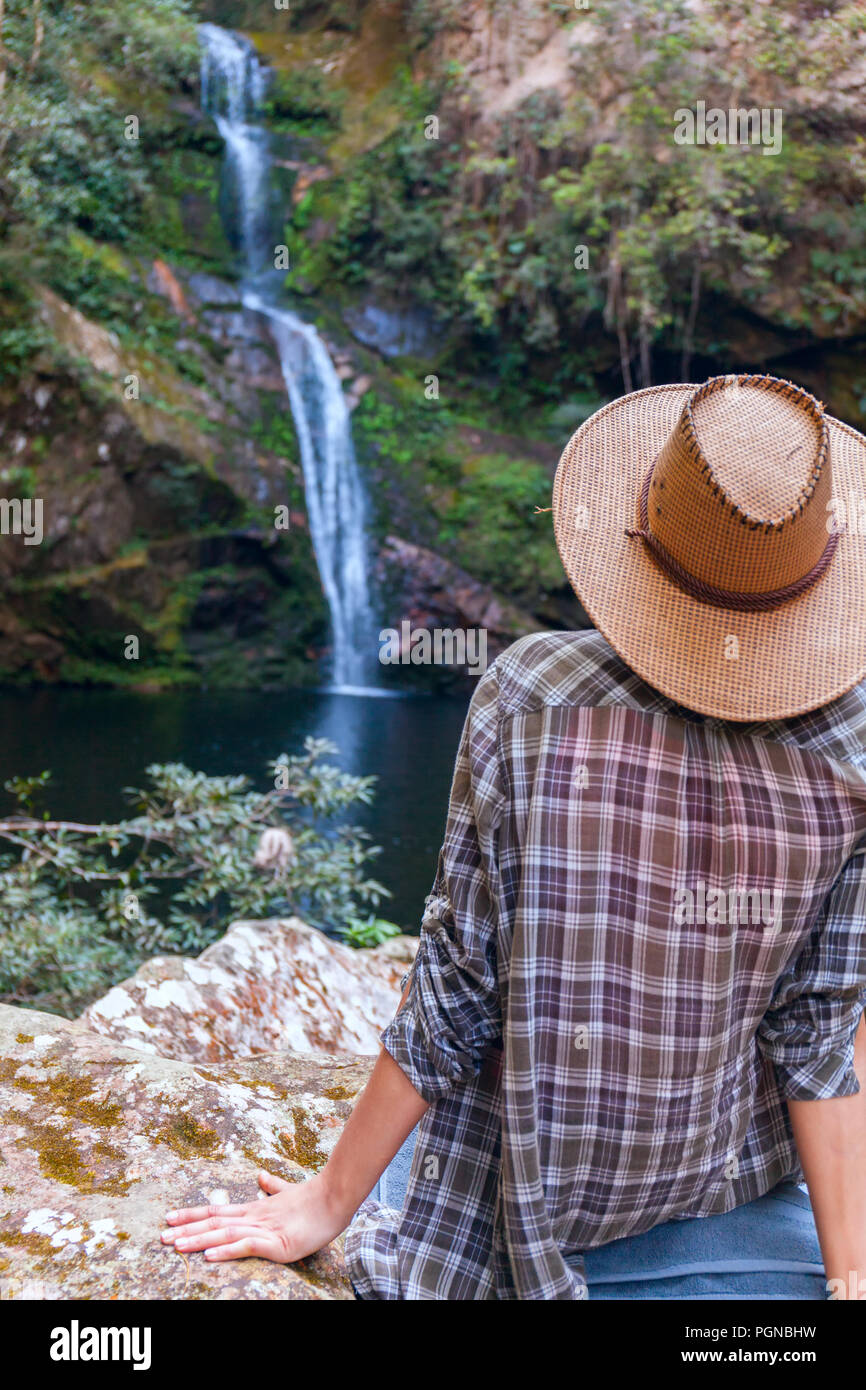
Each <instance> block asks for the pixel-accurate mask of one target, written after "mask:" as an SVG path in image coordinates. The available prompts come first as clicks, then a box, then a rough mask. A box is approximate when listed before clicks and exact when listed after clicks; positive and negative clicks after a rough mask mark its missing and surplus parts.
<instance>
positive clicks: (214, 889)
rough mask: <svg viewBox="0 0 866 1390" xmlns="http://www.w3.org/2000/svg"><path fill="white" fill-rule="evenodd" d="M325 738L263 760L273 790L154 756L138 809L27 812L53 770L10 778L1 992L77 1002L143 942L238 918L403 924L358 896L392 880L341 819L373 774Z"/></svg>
mask: <svg viewBox="0 0 866 1390" xmlns="http://www.w3.org/2000/svg"><path fill="white" fill-rule="evenodd" d="M336 752H337V749H336V747H335V745H334V744H332V743H330V742H329V741H328V740H327V739H314V738H307V739H306V740H305V743H304V752H303V753H302V754H300V755H294V756H291V757H289V756H285V755H283V756H281V757H280V758H277V759H276V760H275V761H274V762H273V763H272V764H271V765H270V767H271V770H272V772H273V775H274V790H272V791H267V792H256V791H253V790H251V788H250V784H249V781H248V779H247V778H246V777H242V776H241V777H207V776H206V775H205V774H204V773H202V772H193V771H191V769H190V768H188V767H185V766H184V765H183V764H182V763H166V764H153V765H152V766H150V767H148V769H147V774H148V778H149V782H150V785H149V786H148V787H147V788H145V789H143V790H141V789H136V788H126V789H125V791H126V795H127V796H128V797H129V799H130V801H131V802H132V804H133V806H134V814H133V815H131V816H130V817H129V818H128V819H126V820H121V821H118V822H116V823H113V824H100V825H80V824H78V823H77V822H68V821H56V820H52V819H50V818H49V817H48V814H47V812H46V813H44V814H43V816H42V817H39V816H37V815H36V813H35V810H34V806H35V802H36V800H37V799H38V798H39V797H41V795H42V794H43V792H44V789H45V785H46V783H47V781H48V778H49V775H50V774H48V773H41V774H40V775H39V776H37V777H28V778H12V779H10V780H9V781H7V782H6V783H5V786H6V790H7V791H8V792H10V793H11V794H12V795H13V796H14V797H15V799H16V803H17V806H18V810H17V812H16V814H15V815H14V816H12V817H10V818H7V819H6V820H3V821H0V839H3V840H5V841H6V842H7V844H8V845H10V846H11V847H12V852H11V853H7V854H4V855H0V999H2V1000H4V1001H5V1002H7V1003H14V1004H23V1005H29V1006H31V1007H34V1008H40V1009H48V1010H52V1011H55V1012H60V1013H64V1014H67V1015H70V1016H71V1015H72V1014H74V1013H77V1012H79V1011H80V1010H81V1009H82V1008H83V1007H84V1006H85V1005H86V1004H87V1003H88V1002H89V1001H91V1000H92V999H93V998H95V997H97V996H98V995H99V994H100V993H102V992H103V991H104V990H105V989H107V988H108V987H109V986H110V985H111V984H112V983H113V982H114V981H116V980H118V979H120V978H123V976H125V975H127V974H129V973H130V972H131V971H133V970H134V969H135V968H136V966H137V965H138V964H139V963H140V962H141V961H142V960H143V959H145V958H147V957H148V956H150V955H153V954H154V953H157V952H159V953H163V954H170V953H173V952H185V953H198V952H200V951H201V950H203V949H204V947H205V946H207V945H208V944H209V943H210V942H212V941H214V940H216V939H217V938H218V937H219V936H221V935H222V934H223V932H224V931H225V930H226V928H227V927H228V925H229V923H230V922H231V921H232V920H233V919H234V918H237V917H250V918H255V917H259V918H261V917H267V916H269V915H273V913H272V905H273V904H274V902H275V900H279V903H280V909H279V910H280V911H281V912H285V911H291V912H296V913H298V915H300V916H302V917H303V918H304V919H305V920H306V921H308V922H310V923H311V924H313V925H315V926H318V927H322V928H328V929H330V930H331V931H336V932H337V933H338V934H340V935H342V936H343V937H344V939H345V940H346V941H348V942H349V943H350V944H351V945H358V946H359V945H368V944H374V943H375V942H377V941H381V940H384V939H385V937H386V936H388V935H392V934H393V932H396V931H397V930H398V928H396V927H393V924H390V923H387V922H385V921H383V919H381V918H376V917H374V916H368V917H366V918H365V917H363V916H362V915H361V914H360V913H359V904H372V906H374V907H375V906H377V905H378V904H379V902H380V901H381V900H382V898H384V897H387V896H388V890H387V889H386V888H384V887H383V885H382V884H381V883H379V882H378V881H377V880H376V879H373V878H369V877H367V872H366V865H367V862H368V861H369V860H370V859H372V858H373V857H374V856H376V855H377V854H378V853H379V852H380V851H379V849H378V847H376V846H373V845H371V844H370V843H369V836H368V835H367V833H366V832H365V831H363V830H361V829H359V828H358V827H357V826H353V825H347V824H345V823H343V822H342V821H340V819H339V818H340V816H341V815H342V813H343V812H345V811H346V810H347V809H348V808H350V807H351V806H352V805H354V804H355V803H358V802H360V803H362V804H368V803H369V802H370V800H371V799H372V794H373V793H372V785H373V782H374V781H375V779H374V778H373V777H353V776H350V775H348V774H347V773H344V772H341V771H340V769H339V768H337V767H336V766H335V765H333V764H332V763H329V762H327V761H325V758H326V756H327V755H329V754H333V753H336Z"/></svg>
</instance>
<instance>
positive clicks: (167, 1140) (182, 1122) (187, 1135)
mask: <svg viewBox="0 0 866 1390" xmlns="http://www.w3.org/2000/svg"><path fill="white" fill-rule="evenodd" d="M148 1133H149V1134H152V1136H153V1138H154V1139H155V1140H156V1142H157V1144H167V1145H168V1147H169V1148H170V1149H171V1150H172V1151H173V1152H174V1153H176V1154H179V1155H180V1157H181V1158H212V1157H213V1156H214V1154H215V1151H216V1150H217V1149H218V1148H219V1147H220V1145H221V1144H222V1140H221V1139H220V1137H219V1135H218V1134H217V1132H216V1130H214V1129H211V1128H209V1126H208V1125H203V1124H201V1122H200V1121H199V1120H197V1119H195V1117H194V1116H192V1115H183V1114H181V1115H176V1116H174V1117H173V1118H172V1119H171V1120H169V1122H168V1123H167V1124H165V1125H162V1126H161V1127H160V1128H159V1129H156V1128H153V1127H151V1128H149V1129H148Z"/></svg>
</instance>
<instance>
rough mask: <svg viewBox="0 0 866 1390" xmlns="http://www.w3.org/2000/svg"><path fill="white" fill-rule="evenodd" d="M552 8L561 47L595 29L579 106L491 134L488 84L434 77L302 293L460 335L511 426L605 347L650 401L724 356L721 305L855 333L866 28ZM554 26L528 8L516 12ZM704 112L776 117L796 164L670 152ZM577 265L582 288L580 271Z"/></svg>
mask: <svg viewBox="0 0 866 1390" xmlns="http://www.w3.org/2000/svg"><path fill="white" fill-rule="evenodd" d="M555 8H557V9H558V11H559V17H560V20H561V22H562V23H563V24H564V25H567V26H572V25H573V26H577V27H579V26H580V25H581V24H587V25H588V29H587V33H586V37H585V39H584V40H583V41H582V43H581V46H580V70H579V78H578V81H577V82H576V84H575V89H574V90H573V91H572V92H571V94H570V95H568V96H567V97H566V98H561V97H560V96H558V95H557V94H556V93H555V92H536V93H533V94H532V95H531V96H529V97H528V98H527V99H526V100H525V101H524V102H523V103H521V104H520V105H519V106H518V107H516V108H514V109H509V110H508V111H507V112H506V113H504V114H503V115H502V116H501V118H500V119H499V120H498V122H496V123H494V122H491V121H487V122H486V123H482V120H481V116H482V111H481V109H480V108H481V107H482V106H483V99H484V91H485V89H484V87H483V84H482V85H481V87H480V88H479V84H478V79H477V76H476V75H475V74H473V75H472V76H469V75H464V74H463V73H462V72H461V71H460V70H459V68H454V67H453V66H452V67H450V68H449V67H448V66H447V65H445V64H444V63H443V62H442V61H441V60H438V59H435V58H434V59H433V60H432V61H429V62H428V63H427V65H426V69H427V71H428V72H430V73H432V74H433V76H432V78H431V82H432V86H431V87H430V89H429V90H424V91H422V90H421V89H417V91H416V94H415V99H416V101H417V105H416V106H415V107H412V108H411V109H410V111H408V112H407V118H406V119H405V120H403V121H402V122H401V125H400V128H399V129H398V130H397V131H396V132H395V133H394V134H393V135H392V136H391V137H390V138H389V139H387V140H386V141H384V142H383V143H382V144H381V145H379V146H378V147H377V148H376V149H374V150H371V151H369V152H368V153H366V154H365V155H363V156H362V157H361V158H360V159H358V160H356V161H355V162H354V163H353V165H352V166H351V167H350V168H349V169H347V170H346V171H345V172H344V174H343V176H342V178H341V180H340V181H339V183H338V184H337V183H333V184H332V185H331V186H330V187H328V188H322V189H321V190H319V189H316V190H313V192H312V199H311V206H312V207H313V208H315V209H317V210H318V209H321V212H322V215H323V216H325V215H327V218H328V219H329V222H330V225H332V227H333V233H332V235H329V236H328V237H327V238H325V239H323V240H322V241H321V242H319V243H318V244H316V245H315V246H314V247H312V248H309V247H304V246H303V245H301V246H300V247H299V256H298V258H297V262H296V264H297V265H298V273H299V275H301V276H302V278H303V280H304V281H305V282H306V283H307V284H308V285H312V286H313V288H322V289H324V288H325V287H326V286H329V285H333V284H334V283H338V284H348V285H357V284H362V283H368V284H370V285H371V286H373V287H375V286H377V285H380V284H385V285H389V284H401V285H406V286H409V287H410V288H411V293H412V295H413V297H414V298H415V299H417V300H419V301H420V302H422V303H426V304H428V305H430V306H432V307H435V309H436V312H437V313H438V314H440V315H442V316H443V317H444V318H446V319H447V321H448V323H449V327H450V329H451V331H452V333H453V335H454V336H455V338H456V339H457V343H456V346H455V360H459V362H460V363H461V365H462V366H463V367H464V368H465V366H466V365H467V363H472V364H473V365H475V366H476V367H480V369H481V370H483V371H485V373H488V372H489V374H490V391H491V400H492V401H494V402H495V403H496V404H497V405H500V404H503V405H505V406H508V407H509V408H512V409H513V410H514V411H515V413H516V414H520V413H523V412H524V411H525V410H526V409H527V407H529V406H531V405H532V404H533V403H536V404H537V403H538V398H539V396H540V397H541V398H542V399H543V398H545V397H546V396H547V395H548V393H549V391H550V388H551V386H552V384H553V383H554V382H555V381H557V380H559V381H561V380H562V375H561V369H562V367H563V366H565V368H566V379H567V377H568V376H569V375H571V376H573V375H575V374H577V373H580V372H584V371H586V370H590V371H592V370H596V367H597V364H598V363H599V357H600V356H601V358H602V363H603V365H604V367H605V368H607V367H609V364H610V361H611V353H610V349H611V347H613V349H614V352H615V354H616V356H618V357H619V358H620V360H621V363H622V369H623V373H624V376H625V384H626V385H627V386H631V385H639V384H642V383H643V384H648V382H649V380H651V376H652V354H653V351H654V350H661V351H662V352H664V353H665V354H667V355H670V354H671V353H674V352H675V353H677V354H678V355H679V354H682V357H683V363H684V365H685V366H688V359H689V358H690V356H691V354H692V352H693V351H694V352H697V351H704V352H717V351H722V352H723V351H724V348H725V345H724V344H718V343H717V342H716V326H715V324H714V323H712V322H709V321H705V320H702V319H701V313H702V312H704V311H705V310H706V309H707V308H708V306H709V304H710V303H711V302H712V296H714V295H718V294H722V295H724V297H725V298H726V299H727V300H729V301H731V300H732V301H734V303H737V304H740V305H742V306H743V307H744V308H745V309H747V310H749V311H754V312H757V313H759V314H761V315H762V316H764V317H766V318H768V319H769V320H771V321H775V322H776V323H778V324H779V325H780V326H783V327H786V328H790V327H809V326H811V325H812V324H814V321H815V318H816V316H818V317H819V318H820V319H821V320H822V321H823V323H824V324H826V325H829V326H831V329H832V331H833V332H834V333H838V334H839V335H842V334H844V333H845V332H846V331H851V330H852V329H857V328H858V327H859V325H860V324H862V322H863V319H864V316H866V281H864V271H863V264H862V255H861V254H860V248H862V244H863V235H864V231H866V212H864V208H866V142H864V140H863V137H862V136H861V135H860V134H858V133H857V130H856V123H855V122H854V121H853V120H851V119H850V118H849V117H848V116H847V115H846V114H845V108H844V105H843V103H842V102H840V101H837V100H836V91H837V83H836V77H837V76H838V73H839V71H840V70H843V69H844V70H851V68H852V63H854V62H856V55H857V50H858V47H859V48H860V49H862V46H863V38H864V29H866V26H864V21H863V12H862V6H860V5H858V4H857V3H854V0H839V3H835V4H833V5H832V6H830V7H829V8H819V7H816V6H813V5H809V4H806V3H803V4H797V5H793V6H787V7H779V6H771V5H767V4H765V3H762V2H761V0H746V2H745V3H743V4H733V3H731V0H709V3H708V4H706V5H703V6H701V7H700V8H699V9H696V8H695V7H694V6H693V5H691V4H687V3H685V0H640V3H638V0H615V2H612V0H594V3H593V5H592V10H591V14H590V15H589V16H587V17H586V18H584V17H582V16H581V15H580V13H577V14H576V13H575V11H574V9H573V7H571V6H569V5H564V4H563V5H560V6H558V7H555ZM541 9H544V10H545V11H546V12H547V13H549V12H550V6H548V5H544V6H542V5H541V4H540V3H534V2H533V0H527V4H526V5H525V6H524V7H523V8H522V11H521V14H522V17H523V18H525V19H526V20H527V22H528V20H529V18H530V17H531V16H530V13H529V12H530V11H532V10H541ZM409 23H410V32H411V34H412V36H413V42H415V43H416V44H419V45H421V44H424V43H428V42H430V41H431V40H432V39H433V38H434V37H437V36H439V37H441V36H442V34H443V33H447V32H449V31H452V30H457V29H459V28H460V26H461V24H463V23H464V15H463V10H462V7H460V6H459V5H454V4H451V3H450V0H414V2H413V4H412V5H411V6H410V15H409ZM604 90H606V91H607V93H608V94H609V96H608V100H610V99H612V97H613V95H614V94H616V105H615V110H616V127H615V135H614V136H613V137H612V138H611V139H610V141H609V142H600V141H599V138H598V129H599V108H598V96H597V94H598V93H599V92H601V91H604ZM479 93H480V94H479ZM732 94H734V96H732ZM697 95H700V96H701V97H702V98H704V99H705V100H706V103H707V106H712V105H714V104H717V105H719V106H721V107H723V108H725V109H727V107H728V106H729V105H730V104H731V103H732V101H733V102H734V103H735V104H737V105H739V106H741V107H749V106H760V107H766V106H770V107H773V106H780V107H783V108H784V111H783V115H784V132H783V146H782V151H781V153H779V154H777V155H773V156H771V157H765V156H764V155H762V152H761V150H760V149H757V148H744V147H740V146H737V145H733V146H728V145H715V146H710V145H705V146H698V145H695V146H687V145H680V146H676V145H675V144H674V140H673V131H674V126H675V119H674V113H675V112H676V111H677V110H679V109H680V108H683V107H687V108H690V109H694V105H695V100H696V96H697ZM783 97H784V100H783ZM425 110H426V111H428V112H429V111H436V112H438V114H439V119H440V138H439V139H434V140H427V139H425V138H424V131H423V116H422V113H423V111H425ZM413 112H414V115H413V114H412V113H413ZM326 200H327V202H328V208H327V214H325V202H326ZM300 240H301V241H303V238H300ZM581 245H582V246H585V247H586V248H587V250H588V266H587V268H582V267H578V266H576V265H575V263H574V259H573V257H574V251H575V248H576V247H577V246H581ZM822 331H824V330H822ZM605 338H606V339H607V347H606V355H605V352H600V349H602V348H604V340H605ZM632 376H633V377H634V380H633V381H632Z"/></svg>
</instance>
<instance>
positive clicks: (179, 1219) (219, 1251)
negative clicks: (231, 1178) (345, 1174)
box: [162, 1172, 346, 1264]
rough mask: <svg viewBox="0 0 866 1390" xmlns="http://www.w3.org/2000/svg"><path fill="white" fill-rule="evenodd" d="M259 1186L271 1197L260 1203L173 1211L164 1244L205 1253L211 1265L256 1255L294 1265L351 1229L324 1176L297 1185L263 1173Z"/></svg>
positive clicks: (259, 1199)
mask: <svg viewBox="0 0 866 1390" xmlns="http://www.w3.org/2000/svg"><path fill="white" fill-rule="evenodd" d="M259 1186H260V1187H261V1188H262V1189H263V1190H264V1192H266V1193H267V1194H268V1195H267V1196H266V1197H264V1198H262V1197H259V1198H258V1199H257V1200H256V1201H252V1202H246V1203H242V1204H240V1205H237V1206H225V1207H217V1206H209V1207H190V1208H188V1209H186V1210H183V1211H170V1212H169V1213H168V1215H167V1216H166V1221H167V1222H168V1224H169V1227H170V1228H171V1229H170V1230H167V1231H163V1233H162V1240H163V1242H164V1243H165V1244H166V1245H173V1246H174V1248H175V1250H179V1251H181V1252H182V1253H183V1254H184V1255H190V1254H192V1253H193V1252H195V1251H197V1250H203V1251H204V1252H205V1259H207V1260H213V1261H217V1260H242V1259H246V1258H247V1257H248V1256H251V1255H255V1256H258V1258H259V1259H263V1260H274V1261H275V1262H276V1263H277V1264H291V1263H292V1262H293V1261H294V1260H302V1259H304V1257H305V1256H307V1255H312V1254H313V1252H314V1251H316V1250H321V1249H322V1246H324V1245H327V1244H328V1242H329V1241H332V1240H333V1239H334V1238H335V1236H338V1235H339V1234H340V1232H341V1231H342V1230H343V1229H344V1228H345V1226H346V1220H345V1218H344V1216H342V1215H340V1214H337V1213H336V1211H335V1210H334V1208H333V1205H332V1203H331V1202H330V1201H329V1199H328V1196H327V1192H326V1190H325V1188H324V1186H323V1184H322V1181H321V1178H320V1177H315V1178H310V1179H309V1180H308V1181H307V1182H300V1183H294V1182H285V1181H284V1179H283V1178H278V1177H275V1176H274V1174H273V1173H265V1172H261V1173H259Z"/></svg>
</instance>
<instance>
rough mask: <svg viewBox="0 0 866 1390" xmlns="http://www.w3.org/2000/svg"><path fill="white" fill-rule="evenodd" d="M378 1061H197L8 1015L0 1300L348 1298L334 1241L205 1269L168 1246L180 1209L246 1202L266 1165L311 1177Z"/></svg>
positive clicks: (292, 1176) (2, 1059)
mask: <svg viewBox="0 0 866 1390" xmlns="http://www.w3.org/2000/svg"><path fill="white" fill-rule="evenodd" d="M371 1065H372V1062H371V1060H370V1059H368V1058H360V1057H353V1056H342V1057H322V1056H310V1055H307V1056H298V1055H290V1054H288V1055H287V1054H280V1055H273V1054H271V1055H269V1056H258V1057H255V1058H249V1059H247V1060H245V1061H235V1062H226V1063H223V1064H221V1065H219V1066H204V1065H194V1064H193V1063H192V1062H179V1061H172V1060H169V1059H168V1058H164V1057H156V1056H153V1055H152V1054H150V1053H145V1052H141V1051H136V1050H134V1049H132V1048H129V1047H123V1046H121V1045H119V1044H118V1043H116V1042H115V1041H113V1040H112V1039H110V1038H106V1037H101V1036H99V1035H98V1034H96V1033H93V1032H89V1031H88V1030H87V1029H86V1028H85V1027H84V1026H83V1025H82V1023H81V1022H80V1021H76V1022H70V1021H68V1020H66V1019H62V1018H57V1017H55V1016H54V1015H53V1014H44V1013H37V1012H35V1011H33V1010H26V1009H18V1008H11V1007H8V1006H0V1106H2V1112H3V1117H4V1122H3V1129H2V1135H0V1298H3V1297H6V1298H46V1299H90V1298H95V1299H114V1298H117V1299H208V1298H219V1299H230V1298H245V1299H246V1298H254V1299H266V1298H275V1299H286V1298H302V1299H308V1298H310V1299H350V1298H351V1297H352V1291H351V1286H350V1285H349V1283H348V1281H347V1278H346V1274H345V1269H344V1266H343V1261H342V1245H341V1242H340V1241H337V1242H335V1243H334V1244H333V1245H331V1246H329V1247H328V1248H327V1249H326V1250H324V1251H320V1252H319V1253H318V1254H317V1255H314V1256H312V1257H311V1258H309V1259H307V1260H302V1261H299V1262H298V1263H297V1264H295V1265H291V1266H288V1265H276V1264H271V1263H270V1262H268V1261H266V1260H242V1261H231V1262H228V1263H225V1264H216V1265H211V1264H210V1263H208V1262H207V1261H205V1259H204V1256H203V1255H201V1254H195V1255H191V1256H189V1257H186V1256H183V1255H181V1254H179V1253H177V1252H175V1251H174V1250H173V1249H172V1248H170V1247H167V1246H163V1245H162V1244H161V1242H160V1238H159V1237H160V1231H161V1230H162V1229H163V1226H164V1216H165V1213H166V1211H168V1210H170V1209H171V1208H173V1207H181V1206H194V1205H199V1204H203V1203H206V1202H213V1203H225V1202H238V1201H248V1200H250V1199H252V1198H253V1197H254V1196H256V1195H257V1193H258V1186H257V1183H256V1173H257V1171H258V1170H259V1169H260V1168H265V1169H267V1170H268V1171H269V1172H272V1173H278V1174H279V1175H280V1176H281V1177H284V1178H286V1179H288V1180H289V1181H302V1180H303V1179H305V1178H307V1177H309V1176H310V1175H311V1174H312V1173H313V1172H315V1171H316V1170H317V1169H318V1168H320V1167H321V1166H322V1164H323V1163H324V1162H325V1160H326V1158H327V1156H328V1154H329V1152H330V1150H331V1149H332V1148H333V1145H334V1143H335V1142H336V1139H337V1136H338V1135H339V1133H340V1130H341V1129H342V1126H343V1124H344V1123H345V1120H346V1118H347V1116H348V1115H349V1113H350V1111H351V1108H352V1104H353V1102H354V1099H355V1097H356V1096H357V1094H358V1092H359V1091H360V1090H361V1089H362V1087H363V1086H364V1084H365V1082H366V1080H367V1077H368V1074H369V1071H370V1068H371Z"/></svg>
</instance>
